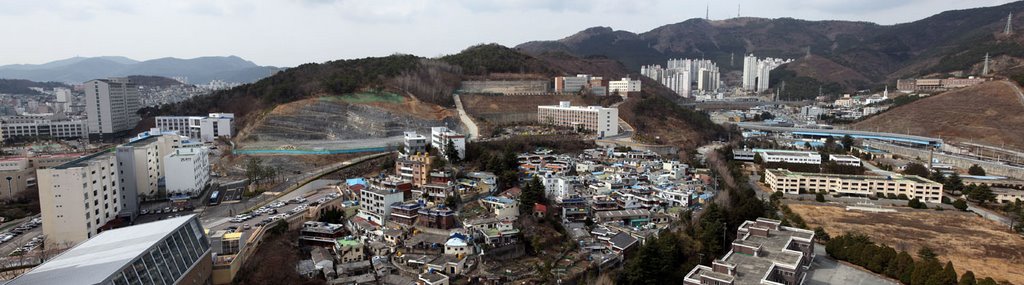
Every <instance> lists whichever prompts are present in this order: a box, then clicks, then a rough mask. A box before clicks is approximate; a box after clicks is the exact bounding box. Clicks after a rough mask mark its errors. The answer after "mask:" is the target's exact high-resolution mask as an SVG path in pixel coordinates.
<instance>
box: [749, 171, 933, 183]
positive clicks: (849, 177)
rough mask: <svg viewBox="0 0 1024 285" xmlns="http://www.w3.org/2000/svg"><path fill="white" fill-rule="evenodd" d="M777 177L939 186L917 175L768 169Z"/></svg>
mask: <svg viewBox="0 0 1024 285" xmlns="http://www.w3.org/2000/svg"><path fill="white" fill-rule="evenodd" d="M766 171H770V172H772V173H774V174H775V175H777V176H793V177H800V176H814V177H832V178H839V179H847V180H892V181H896V182H899V181H909V182H916V183H923V184H939V183H938V182H935V181H931V180H928V179H924V178H921V177H920V176H917V175H897V176H872V175H848V174H827V173H806V172H793V171H789V170H786V169H768V170H766Z"/></svg>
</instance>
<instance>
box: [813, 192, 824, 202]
mask: <svg viewBox="0 0 1024 285" xmlns="http://www.w3.org/2000/svg"><path fill="white" fill-rule="evenodd" d="M814 201H817V202H818V203H824V202H825V195H824V194H821V192H818V193H815V194H814Z"/></svg>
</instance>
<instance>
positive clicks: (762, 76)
mask: <svg viewBox="0 0 1024 285" xmlns="http://www.w3.org/2000/svg"><path fill="white" fill-rule="evenodd" d="M791 61H793V60H792V59H781V58H771V57H768V58H757V57H756V56H754V54H750V55H747V56H745V57H743V90H746V91H749V92H755V93H761V92H764V91H767V90H768V82H769V80H770V79H769V78H768V77H769V74H770V73H771V71H772V69H775V68H776V67H779V66H780V65H783V64H786V63H789V62H791Z"/></svg>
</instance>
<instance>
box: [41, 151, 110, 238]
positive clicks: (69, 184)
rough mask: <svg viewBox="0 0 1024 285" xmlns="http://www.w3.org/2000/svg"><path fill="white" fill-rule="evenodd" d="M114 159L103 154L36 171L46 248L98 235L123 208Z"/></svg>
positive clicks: (106, 152) (105, 153)
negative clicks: (101, 228)
mask: <svg viewBox="0 0 1024 285" xmlns="http://www.w3.org/2000/svg"><path fill="white" fill-rule="evenodd" d="M118 170H119V168H118V163H117V158H116V157H115V156H114V153H113V152H109V151H105V152H100V153H95V154H92V155H89V156H85V157H82V158H79V159H76V160H73V161H71V162H68V163H65V164H62V165H60V166H57V167H51V168H43V169H39V170H37V172H36V176H37V179H38V182H39V208H40V210H41V212H42V218H43V234H44V235H46V243H47V245H48V246H50V245H56V246H68V245H74V244H75V243H78V242H81V241H84V240H86V239H89V238H91V237H93V236H95V235H96V234H97V233H99V229H100V227H102V226H103V225H104V224H106V223H107V222H109V221H111V220H113V219H115V218H117V215H118V213H119V211H121V210H123V209H124V208H125V196H126V193H124V190H122V189H121V181H120V177H121V175H120V174H119V172H118Z"/></svg>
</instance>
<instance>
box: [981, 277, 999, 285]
mask: <svg viewBox="0 0 1024 285" xmlns="http://www.w3.org/2000/svg"><path fill="white" fill-rule="evenodd" d="M998 284H999V283H996V280H995V279H992V277H985V279H981V281H978V285H998Z"/></svg>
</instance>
